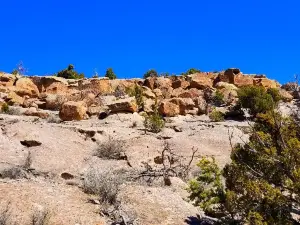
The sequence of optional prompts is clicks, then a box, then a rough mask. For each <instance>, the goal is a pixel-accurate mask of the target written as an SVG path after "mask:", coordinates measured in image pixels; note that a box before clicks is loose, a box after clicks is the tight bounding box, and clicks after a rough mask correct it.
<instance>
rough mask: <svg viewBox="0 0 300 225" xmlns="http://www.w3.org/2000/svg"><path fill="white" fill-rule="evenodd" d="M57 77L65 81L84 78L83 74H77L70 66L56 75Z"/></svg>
mask: <svg viewBox="0 0 300 225" xmlns="http://www.w3.org/2000/svg"><path fill="white" fill-rule="evenodd" d="M57 76H58V77H63V78H65V79H82V78H84V74H83V73H78V72H76V71H75V70H74V66H73V65H72V64H70V65H69V66H68V68H67V69H64V70H62V71H60V72H58V73H57Z"/></svg>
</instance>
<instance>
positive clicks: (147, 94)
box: [143, 86, 155, 99]
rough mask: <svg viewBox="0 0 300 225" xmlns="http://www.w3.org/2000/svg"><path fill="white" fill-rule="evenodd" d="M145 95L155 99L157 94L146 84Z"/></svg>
mask: <svg viewBox="0 0 300 225" xmlns="http://www.w3.org/2000/svg"><path fill="white" fill-rule="evenodd" d="M143 96H145V97H146V98H151V99H155V94H154V93H153V92H152V90H151V89H150V88H148V87H146V86H144V87H143Z"/></svg>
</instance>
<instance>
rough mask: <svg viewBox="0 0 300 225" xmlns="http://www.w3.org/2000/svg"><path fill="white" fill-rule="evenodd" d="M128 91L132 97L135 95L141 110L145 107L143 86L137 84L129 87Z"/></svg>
mask: <svg viewBox="0 0 300 225" xmlns="http://www.w3.org/2000/svg"><path fill="white" fill-rule="evenodd" d="M126 93H127V94H128V95H129V96H130V97H135V100H136V104H137V105H138V107H139V110H142V109H143V108H144V98H143V88H142V87H141V86H140V85H138V84H135V85H134V86H133V87H130V88H127V89H126Z"/></svg>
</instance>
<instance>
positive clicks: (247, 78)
mask: <svg viewBox="0 0 300 225" xmlns="http://www.w3.org/2000/svg"><path fill="white" fill-rule="evenodd" d="M249 85H254V86H261V87H264V88H266V89H268V88H278V89H280V93H281V95H282V96H283V99H284V100H285V101H291V100H292V99H293V97H294V96H293V95H292V94H293V93H292V92H291V91H285V90H283V89H281V88H280V84H279V83H278V82H276V81H274V80H270V79H268V78H266V76H264V75H247V74H243V73H242V72H241V71H240V70H239V69H227V70H226V71H222V72H220V73H196V74H191V75H187V76H171V77H149V78H147V79H129V80H125V79H116V80H108V79H105V78H91V79H79V80H71V79H64V78H60V77H54V76H43V77H41V76H24V77H21V76H18V75H17V76H15V75H11V74H7V73H0V103H1V102H2V103H1V104H3V102H6V103H7V104H8V105H19V106H22V107H24V108H36V111H34V110H32V109H31V110H29V111H28V110H27V111H26V113H25V115H33V114H34V115H37V116H39V115H40V116H41V118H45V117H47V114H45V113H39V112H40V111H42V110H52V111H60V112H59V116H60V118H61V119H62V120H64V121H70V120H82V119H88V118H89V116H92V115H99V114H101V113H102V112H103V111H109V112H112V113H117V112H131V113H133V112H142V111H144V112H146V113H151V112H153V109H154V108H155V107H156V108H157V109H158V110H159V112H160V114H161V115H163V116H166V117H173V116H178V115H187V114H191V115H201V114H204V113H206V112H207V104H206V102H207V101H208V99H209V98H210V97H211V96H213V95H214V94H215V93H216V91H217V90H218V92H220V93H221V94H222V95H223V96H224V101H225V104H227V105H231V104H233V103H234V102H236V98H237V90H238V89H239V88H241V87H244V86H249ZM136 86H138V87H139V88H141V90H142V91H141V94H140V96H137V94H138V93H137V92H136V90H135V89H136Z"/></svg>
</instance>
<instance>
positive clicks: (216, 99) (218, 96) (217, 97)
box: [212, 90, 225, 106]
mask: <svg viewBox="0 0 300 225" xmlns="http://www.w3.org/2000/svg"><path fill="white" fill-rule="evenodd" d="M212 102H213V104H214V105H216V106H221V105H223V104H224V103H225V101H224V95H223V93H222V92H220V91H219V90H217V91H216V93H215V94H214V96H213V100H212Z"/></svg>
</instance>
